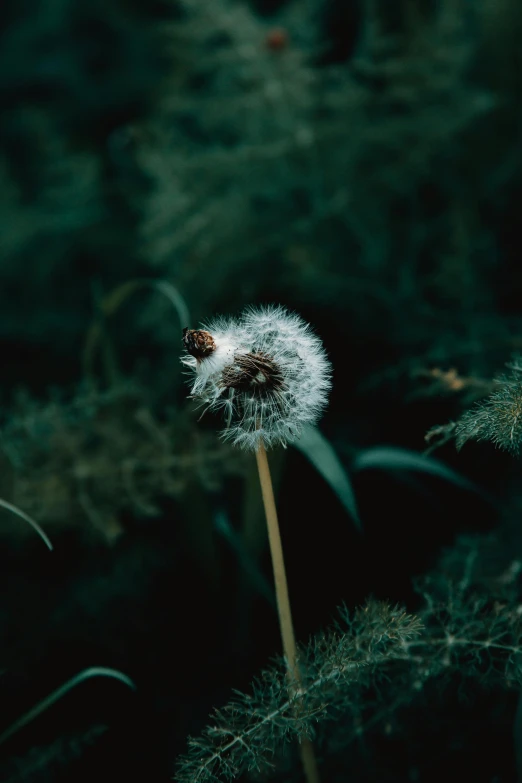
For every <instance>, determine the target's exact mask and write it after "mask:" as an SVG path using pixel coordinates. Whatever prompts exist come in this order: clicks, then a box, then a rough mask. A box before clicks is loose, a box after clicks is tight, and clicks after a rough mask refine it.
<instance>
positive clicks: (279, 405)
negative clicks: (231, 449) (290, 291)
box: [182, 306, 331, 450]
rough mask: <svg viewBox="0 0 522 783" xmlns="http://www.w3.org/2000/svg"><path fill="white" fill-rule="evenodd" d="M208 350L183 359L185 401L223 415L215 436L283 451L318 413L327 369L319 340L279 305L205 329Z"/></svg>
mask: <svg viewBox="0 0 522 783" xmlns="http://www.w3.org/2000/svg"><path fill="white" fill-rule="evenodd" d="M205 329H206V330H207V331H208V332H210V334H211V335H212V338H213V340H214V344H215V349H214V350H213V352H212V353H211V354H210V355H208V356H205V357H203V358H197V357H194V356H189V355H187V356H185V357H183V359H182V361H183V363H184V364H185V365H186V366H188V367H189V368H190V373H191V376H192V389H191V396H192V397H195V398H197V399H199V400H200V401H201V403H202V404H204V405H206V406H207V408H209V409H211V410H220V411H223V413H224V414H225V420H226V429H225V430H224V431H223V433H222V435H223V437H224V438H226V439H227V440H230V441H232V443H234V444H235V445H237V446H240V447H242V448H244V449H253V450H255V449H257V447H258V446H259V444H260V443H261V442H262V443H263V444H264V445H265V446H267V447H271V446H275V445H277V444H282V445H286V444H287V443H288V442H291V441H293V440H295V439H296V438H298V437H299V435H300V432H301V429H302V427H303V425H305V424H314V423H315V422H316V421H317V419H318V418H319V416H320V414H321V413H322V411H323V409H324V407H325V405H326V402H327V397H328V391H329V390H330V387H331V367H330V363H329V361H328V359H327V357H326V353H325V351H324V348H323V346H322V343H321V341H320V340H319V338H318V337H317V336H316V335H315V334H314V333H313V332H312V330H311V328H310V326H309V325H308V324H307V323H306V322H305V321H303V319H302V318H300V317H299V316H298V315H296V314H294V313H290V312H289V311H288V310H286V309H285V308H283V307H280V306H266V307H251V308H248V309H247V310H245V312H244V313H243V314H242V315H241V316H240V317H239V318H238V319H237V320H233V319H223V318H221V319H218V320H216V321H214V322H212V323H209V324H208V325H206V326H205Z"/></svg>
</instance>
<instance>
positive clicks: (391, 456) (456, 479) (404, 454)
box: [352, 446, 494, 503]
mask: <svg viewBox="0 0 522 783" xmlns="http://www.w3.org/2000/svg"><path fill="white" fill-rule="evenodd" d="M367 468H377V469H382V470H388V469H389V470H406V471H414V472H418V473H428V474H430V475H432V476H436V477H437V478H440V479H443V480H444V481H449V482H450V483H452V484H455V485H456V486H458V487H460V488H461V489H465V490H467V491H468V492H473V493H475V494H479V495H482V496H483V497H485V498H486V499H487V500H488V501H490V502H492V503H493V502H494V501H493V499H492V498H491V497H490V496H489V495H488V493H487V492H484V490H483V489H481V488H480V487H479V486H478V485H477V484H475V483H474V482H473V481H470V480H469V479H467V478H465V477H464V476H461V475H460V473H457V472H456V471H455V470H453V469H452V468H450V467H448V466H447V465H445V464H444V463H443V462H440V461H439V460H438V459H434V458H433V457H428V456H427V455H425V454H420V453H419V452H416V451H410V449H403V448H401V447H400V446H374V447H373V448H370V449H364V450H363V451H361V452H359V454H358V455H357V456H356V457H355V459H354V461H353V462H352V470H353V471H354V472H355V471H359V470H365V469H367Z"/></svg>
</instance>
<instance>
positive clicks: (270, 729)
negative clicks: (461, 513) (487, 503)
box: [176, 539, 522, 781]
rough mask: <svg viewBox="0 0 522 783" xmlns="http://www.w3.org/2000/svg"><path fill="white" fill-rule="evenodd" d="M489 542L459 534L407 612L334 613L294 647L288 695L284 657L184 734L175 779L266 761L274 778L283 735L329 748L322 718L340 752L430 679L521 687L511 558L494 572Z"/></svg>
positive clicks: (222, 775) (203, 777)
mask: <svg viewBox="0 0 522 783" xmlns="http://www.w3.org/2000/svg"><path fill="white" fill-rule="evenodd" d="M498 549H499V548H498V547H495V543H494V542H493V541H492V539H485V540H480V539H476V540H474V539H463V540H462V541H461V542H459V544H458V545H457V546H456V547H455V549H454V550H452V551H450V552H448V553H447V555H446V557H445V558H444V560H443V562H442V563H441V564H440V571H436V572H434V573H433V574H430V575H429V576H428V577H426V578H425V579H423V580H421V581H420V582H419V585H418V590H419V593H420V594H421V596H422V599H423V603H422V605H421V607H420V609H418V610H417V612H416V614H415V615H409V614H408V613H407V612H405V611H404V610H403V609H401V608H400V607H398V606H391V605H390V604H388V603H385V602H380V601H375V600H369V601H368V602H367V603H366V604H365V605H363V606H362V607H360V608H359V609H357V610H356V611H355V612H354V613H350V612H349V611H348V610H346V609H343V610H342V612H341V622H339V623H337V624H336V626H335V630H332V631H330V632H327V633H326V634H324V635H319V636H317V637H315V638H314V639H312V641H311V642H310V643H309V644H308V646H307V647H306V648H303V649H302V650H301V669H302V672H303V684H302V687H301V688H300V689H299V692H298V693H297V694H293V695H292V694H291V695H289V691H288V681H287V677H286V669H285V666H284V663H282V662H281V663H279V664H278V665H277V666H274V667H272V668H271V669H268V670H266V671H265V672H263V674H262V675H261V677H260V678H259V679H257V680H256V681H255V682H254V684H253V689H252V691H251V692H250V694H248V695H244V694H238V695H236V697H235V698H234V699H233V700H232V701H231V702H230V703H229V704H228V705H227V706H226V707H225V708H224V709H221V710H218V711H216V713H215V715H214V716H213V718H214V722H213V723H212V725H211V726H209V727H208V728H207V729H206V730H205V733H204V734H203V735H202V737H200V738H198V739H191V740H190V741H189V748H190V750H189V754H188V755H187V756H186V757H184V758H182V759H181V760H180V762H179V764H178V772H177V775H176V780H179V781H217V780H221V779H230V780H233V779H236V778H237V777H239V776H240V774H241V773H242V772H243V771H244V770H245V769H249V770H251V769H256V770H259V769H264V770H266V769H268V768H270V767H273V768H274V769H273V772H272V776H274V775H277V767H278V763H279V764H280V763H281V753H282V751H283V747H284V745H285V743H288V742H289V740H290V739H294V740H295V739H296V738H297V739H298V738H299V737H302V736H312V737H315V739H316V741H317V743H318V747H319V748H322V750H323V753H327V752H328V749H330V752H332V747H333V746H334V745H335V739H334V737H335V734H336V730H335V729H333V736H332V729H331V726H330V722H331V721H333V722H334V723H335V724H336V726H337V731H338V732H339V730H340V731H341V732H342V737H343V739H342V748H343V750H345V749H346V748H347V747H348V746H349V744H350V743H351V742H353V741H354V740H355V739H356V738H363V737H364V736H365V735H366V734H367V733H368V734H371V733H372V732H373V731H374V730H375V728H376V727H378V726H381V727H382V726H383V725H384V724H385V723H386V722H390V721H392V722H393V721H396V720H397V718H398V715H400V713H401V712H402V711H404V710H405V708H406V707H410V708H411V707H412V706H413V705H415V703H416V702H417V701H419V700H420V699H421V698H422V693H423V691H425V690H426V689H427V688H428V686H429V684H430V683H432V682H434V683H435V684H438V686H439V687H440V688H441V689H442V688H443V686H444V682H445V681H446V683H447V682H448V680H449V679H450V678H454V677H455V676H456V675H457V676H458V677H460V678H461V679H462V680H464V681H465V680H471V679H472V680H473V681H476V680H480V683H481V686H482V687H484V686H486V685H487V686H488V687H491V686H493V685H494V686H497V687H498V686H500V687H504V688H508V689H510V688H516V687H517V686H520V684H521V683H522V670H521V669H520V660H521V659H520V654H521V652H522V620H521V616H520V610H519V603H518V602H519V600H520V588H519V585H518V573H519V571H520V562H519V561H513V562H512V563H508V564H505V565H506V568H505V570H504V571H501V572H499V570H498V569H499V568H500V567H501V565H502V564H501V563H499V562H498V555H499V551H498ZM470 687H473V686H470ZM337 741H338V740H337ZM283 767H284V764H283Z"/></svg>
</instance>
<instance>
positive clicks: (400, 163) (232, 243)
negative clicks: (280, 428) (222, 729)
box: [0, 0, 522, 781]
mask: <svg viewBox="0 0 522 783" xmlns="http://www.w3.org/2000/svg"><path fill="white" fill-rule="evenodd" d="M521 40H522V8H521V6H520V3H519V2H517V0H474V2H471V0H395V1H394V2H390V1H389V0H206V1H205V2H202V0H149V1H148V2H145V0H104V2H101V0H90V2H87V0H47V2H46V3H40V2H38V1H37V0H4V2H3V3H2V7H1V9H0V91H1V92H0V94H1V99H0V101H1V112H0V350H1V355H2V383H1V385H0V403H1V408H2V409H1V430H0V465H1V470H0V497H1V498H2V499H4V500H5V501H6V502H8V503H12V504H14V505H15V506H16V507H17V508H19V509H21V510H22V511H24V512H25V513H27V514H30V515H31V517H32V518H34V519H35V520H36V521H37V522H38V523H39V524H40V525H41V526H42V527H43V528H44V529H45V531H46V532H47V534H48V535H49V536H50V538H51V539H52V541H53V544H54V551H53V552H52V553H49V552H47V551H46V550H45V547H44V546H43V544H42V542H41V541H40V540H39V539H38V538H37V537H36V535H35V534H34V532H33V531H31V529H30V527H29V526H26V525H25V523H24V522H23V521H22V520H21V519H20V518H17V517H16V516H14V515H13V514H11V513H9V512H8V511H6V510H5V509H4V510H2V511H1V516H0V538H1V547H0V559H1V568H0V581H1V585H2V600H1V601H0V618H1V621H0V668H1V669H2V670H3V673H2V675H1V680H0V683H1V691H2V699H1V705H0V732H1V731H2V730H3V729H6V728H8V727H9V726H11V725H12V724H13V721H15V720H16V719H17V718H19V717H20V716H21V715H24V714H26V713H27V711H28V710H30V709H31V708H32V707H33V706H34V705H36V704H38V703H39V701H40V700H41V699H42V698H43V697H44V696H45V695H46V694H48V693H50V692H51V691H53V690H54V689H55V688H57V687H59V686H60V685H61V684H63V683H64V682H65V681H67V680H68V679H69V678H70V677H72V676H74V675H75V674H77V673H78V672H80V671H82V670H84V669H86V668H88V667H92V666H105V667H111V668H113V669H115V670H117V671H120V672H122V673H124V674H125V675H127V676H129V677H131V678H132V680H133V681H134V683H135V684H136V686H137V691H136V692H135V693H134V692H131V690H130V689H129V688H128V687H127V686H125V685H124V684H122V683H121V682H119V681H116V680H111V679H110V678H105V679H104V678H93V679H92V681H91V680H89V681H85V682H83V683H82V684H81V685H79V686H78V687H77V688H75V689H74V690H73V691H71V692H70V693H68V694H67V695H66V696H65V697H64V698H63V699H61V700H59V702H57V703H56V704H55V705H54V706H52V707H50V708H49V709H47V710H45V712H44V713H43V714H42V715H41V716H40V717H38V718H35V719H34V720H32V721H30V722H29V723H28V724H27V725H25V726H24V727H23V728H22V729H20V730H19V731H17V732H16V734H14V735H13V736H12V737H11V738H10V739H9V740H8V741H6V742H5V743H3V745H0V767H1V768H2V775H1V777H2V780H5V781H8V780H9V781H18V780H28V781H62V780H63V781H66V780H72V779H74V780H75V781H81V780H87V779H88V780H92V779H98V780H119V779H121V780H123V779H124V778H125V777H127V775H128V774H130V772H131V771H132V772H134V773H136V772H138V774H140V775H141V777H142V779H143V780H146V781H155V780H158V781H159V780H168V779H169V778H170V776H171V775H172V774H173V769H174V763H175V760H176V757H177V756H178V754H180V753H182V752H183V751H184V750H185V748H186V738H187V736H188V735H189V734H198V733H199V732H200V731H201V730H202V729H203V727H204V726H205V725H206V723H207V720H208V714H209V713H210V711H211V710H212V709H213V708H214V707H219V706H222V705H224V704H225V703H226V702H227V701H228V699H229V698H230V695H231V692H232V689H233V688H240V689H248V687H249V683H250V681H251V680H252V678H253V677H254V675H255V674H256V673H258V672H259V671H260V670H261V668H262V667H263V666H265V665H266V664H267V662H268V661H269V660H270V658H271V657H272V656H274V655H275V654H277V653H278V652H279V646H280V641H279V631H278V625H277V617H276V614H275V612H274V609H273V606H272V604H271V593H270V585H271V582H270V580H271V572H270V562H269V559H268V555H267V551H266V541H265V535H264V528H263V524H264V523H263V517H262V509H261V505H260V495H259V489H258V487H257V484H256V477H255V472H254V467H255V465H254V460H253V457H252V456H251V455H245V454H241V453H237V452H235V451H234V450H232V449H231V448H230V447H228V446H225V445H224V444H223V443H222V442H221V441H220V440H219V438H218V435H217V433H218V430H219V427H220V423H219V421H218V420H216V419H214V418H212V416H210V415H207V416H205V417H203V419H202V420H201V421H198V417H199V414H198V413H197V411H196V410H195V408H194V406H193V405H192V404H191V403H190V401H189V400H187V399H186V394H187V389H186V385H185V382H184V379H183V375H182V372H181V367H180V363H179V359H180V355H181V347H182V346H181V328H182V327H183V326H192V327H196V326H197V325H198V324H199V323H200V322H201V321H204V320H205V319H206V318H210V317H212V316H214V315H216V314H220V313H225V314H234V313H236V312H238V311H239V310H241V309H242V308H243V307H244V306H245V305H247V304H261V303H268V302H275V303H280V304H283V305H285V306H287V307H289V308H291V309H293V310H295V311H297V312H299V313H300V314H301V315H302V316H303V317H304V318H305V319H306V320H308V321H310V323H312V324H313V327H314V329H315V330H316V332H317V333H318V334H319V335H320V336H321V338H322V339H323V341H324V344H325V347H326V350H327V352H328V354H329V356H330V358H331V361H332V363H333V366H334V388H333V392H332V395H331V404H330V406H329V408H328V411H327V412H326V414H325V416H324V418H323V419H322V421H321V423H320V429H321V432H322V434H323V435H324V436H325V437H326V438H327V439H328V441H329V442H330V444H331V445H332V446H333V448H334V450H335V453H336V455H337V457H338V459H339V461H340V463H341V464H342V466H343V468H344V470H345V471H346V475H347V476H348V477H349V478H350V481H351V483H352V486H353V490H354V493H355V495H356V497H357V503H358V508H359V516H360V520H361V526H360V529H358V527H357V525H356V524H355V520H354V519H353V518H352V517H351V516H350V514H349V513H348V512H347V510H346V508H345V506H344V505H343V503H342V502H341V500H340V499H339V497H338V496H337V495H336V493H335V492H333V491H332V489H331V487H330V486H329V485H328V482H327V481H325V479H324V477H323V476H322V475H321V472H320V471H318V470H316V469H315V468H314V467H313V466H312V464H310V462H309V460H307V459H306V456H305V455H303V453H302V452H300V451H298V450H296V449H289V450H288V451H285V452H281V453H279V452H274V453H273V454H272V455H271V461H272V465H273V470H274V476H275V480H276V483H277V487H278V502H279V508H280V515H281V525H282V530H283V539H284V546H285V551H286V552H287V559H288V572H289V580H290V586H291V594H292V601H293V606H294V613H295V625H296V631H297V634H298V636H299V638H300V639H302V640H306V639H307V638H308V637H309V636H310V635H311V634H314V633H317V632H318V631H319V630H320V629H324V628H326V627H328V626H329V625H330V623H331V622H332V619H333V618H334V617H335V613H336V607H338V606H339V605H340V604H342V603H343V602H344V603H346V604H347V605H348V606H355V605H357V604H358V603H361V602H362V601H363V600H364V599H365V598H366V597H367V596H368V595H370V594H371V595H374V596H377V597H378V598H383V599H389V600H391V601H392V602H396V601H398V602H401V603H405V604H406V605H407V606H408V608H409V609H411V610H412V611H414V610H415V607H416V602H418V601H419V597H418V596H417V595H416V593H415V591H414V582H415V579H416V578H417V577H418V576H419V575H422V574H424V573H425V572H427V571H428V570H429V569H437V568H439V574H441V578H445V576H444V573H442V572H440V566H437V564H438V563H439V558H440V557H441V553H442V552H443V551H444V550H445V548H447V547H451V546H453V545H454V543H455V541H456V540H457V539H458V537H459V536H462V535H463V534H467V535H475V536H477V535H483V534H485V533H487V532H488V531H489V533H490V534H492V535H493V536H495V535H496V531H498V530H499V526H500V525H501V524H507V525H511V527H512V528H513V527H516V518H517V511H516V509H517V508H519V500H520V497H519V494H517V484H519V483H520V464H519V463H517V462H516V460H514V459H513V458H512V457H511V456H508V455H505V454H502V453H500V452H498V451H495V450H494V449H493V447H491V446H489V445H487V444H485V445H480V446H475V445H469V446H466V448H465V449H464V450H463V451H462V452H460V453H457V451H456V449H455V446H454V444H453V443H452V442H451V440H450V439H448V442H446V443H442V445H441V446H440V448H439V449H438V451H437V452H436V454H434V456H437V457H438V458H439V459H440V460H441V461H442V462H444V464H445V465H447V466H449V467H451V468H452V469H454V470H455V471H458V473H459V474H460V475H462V476H463V477H466V478H468V479H470V480H472V481H473V482H475V484H476V485H477V486H479V487H481V488H482V489H484V490H487V491H489V492H491V493H495V495H496V496H497V497H498V498H500V499H501V503H502V505H501V512H500V513H499V512H498V509H497V510H496V511H493V509H492V507H491V504H488V503H487V502H486V501H485V500H484V498H483V497H482V495H480V494H479V493H474V492H471V491H468V490H467V489H465V488H464V489H463V488H462V487H461V486H459V485H458V483H456V482H452V481H445V480H444V478H441V475H440V474H439V475H437V474H436V472H435V474H434V473H433V472H431V473H429V472H424V473H422V471H420V472H419V471H417V473H416V474H415V476H414V477H412V475H411V473H409V472H408V471H404V470H402V471H401V470H398V469H397V468H398V463H397V459H398V457H397V455H398V454H400V453H402V452H398V451H384V452H383V451H382V450H381V452H377V451H375V448H376V447H382V446H387V447H393V448H394V449H399V448H400V449H408V450H410V452H411V453H412V454H420V453H421V452H423V451H424V450H425V449H426V448H427V444H426V442H425V439H424V437H425V433H426V432H427V431H428V430H429V429H430V428H432V427H434V426H436V425H443V424H445V423H446V422H448V421H451V420H453V419H456V418H457V417H458V416H459V415H460V413H461V412H462V410H464V409H465V408H466V407H467V406H469V405H470V404H471V403H472V402H473V401H474V400H475V399H477V398H478V397H480V396H481V394H483V393H485V392H484V389H487V383H488V382H489V381H490V379H491V378H492V377H493V376H494V375H495V373H497V372H499V371H501V370H502V368H503V366H504V364H505V362H506V361H509V360H510V358H511V357H512V356H513V355H514V354H515V353H516V352H517V350H519V349H520V346H521V341H522V329H521V314H522V312H521V308H520V300H521V295H522V271H521V266H520V250H521V225H522V219H521V217H522V216H521V210H520V198H521V196H522V134H521V120H522V115H521V107H522V100H521V98H522V91H521V86H522V69H521V67H522V50H521V43H520V42H521ZM187 318H188V319H189V322H188V323H185V322H184V320H186V319H187ZM481 384H482V386H481ZM372 450H373V451H372ZM364 454H366V455H370V456H369V457H368V458H367V459H366V461H365V460H364V459H362V458H361V455H364ZM357 460H359V462H357ZM399 462H400V460H399ZM354 464H358V465H363V464H364V465H365V467H364V469H362V468H360V469H358V470H355V469H354ZM399 467H400V465H399ZM518 493H520V490H518ZM517 503H518V505H517ZM506 519H507V520H508V521H507V522H506ZM510 541H511V542H512V543H511V546H512V547H515V548H516V547H517V546H518V544H519V543H520V557H522V542H518V539H517V536H516V535H513V536H512V538H511V539H510ZM513 542H514V543H513ZM516 554H517V553H516V552H514V550H513V549H512V551H511V555H512V556H513V557H516ZM448 578H449V577H448ZM515 696H516V694H515V695H514V694H513V693H504V692H503V691H500V692H495V693H493V694H492V693H491V692H482V691H480V689H479V685H478V684H477V683H475V685H473V686H472V688H471V695H470V694H469V693H467V695H466V697H465V699H466V700H463V698H461V696H460V686H459V684H458V683H452V685H451V687H450V691H449V695H446V696H444V697H440V698H439V697H438V696H436V695H435V694H434V695H432V697H431V701H430V700H428V705H427V707H425V708H424V709H423V710H420V709H419V708H417V711H416V712H414V713H413V715H414V719H413V720H410V723H408V714H407V712H406V713H405V717H404V720H403V723H401V724H400V726H399V725H398V724H397V725H396V724H394V723H393V722H391V723H387V724H386V731H384V730H383V729H382V727H381V728H380V729H379V728H378V727H377V728H376V729H375V734H374V735H371V736H370V737H369V739H368V744H367V746H364V743H362V742H358V743H356V744H355V745H350V746H349V747H348V748H347V749H346V752H345V754H344V756H342V759H344V760H343V761H342V762H341V761H339V762H338V767H337V769H338V772H334V771H333V769H331V770H330V771H329V773H328V774H329V776H330V777H329V780H334V779H339V780H341V779H342V780H345V779H348V775H349V776H350V779H351V780H353V781H366V780H368V781H370V780H377V779H379V780H382V781H384V780H411V781H416V780H422V781H424V780H439V779H440V777H441V775H444V776H446V777H448V775H451V773H455V772H456V770H461V769H462V770H463V771H464V772H463V774H465V776H467V778H468V779H473V780H475V781H493V780H495V781H507V780H515V779H516V778H515V766H516V764H515V758H516V753H515V748H514V743H513V739H512V732H513V722H514V716H515V709H516V697H515ZM515 744H516V743H515ZM336 758H337V757H336ZM336 763H337V762H336ZM287 779H288V778H287ZM292 779H295V780H299V772H298V771H296V772H295V778H292Z"/></svg>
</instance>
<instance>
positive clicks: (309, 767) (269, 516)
mask: <svg viewBox="0 0 522 783" xmlns="http://www.w3.org/2000/svg"><path fill="white" fill-rule="evenodd" d="M256 460H257V469H258V471H259V481H260V484H261V493H262V495H263V504H264V507H265V515H266V524H267V527H268V540H269V543H270V553H271V556H272V567H273V570H274V582H275V590H276V600H277V611H278V614H279V626H280V629H281V637H282V640H283V652H284V655H285V658H286V664H287V667H288V677H289V680H290V689H291V690H294V689H296V688H297V689H299V686H300V685H301V675H300V672H299V666H298V660H297V646H296V643H295V635H294V628H293V623H292V612H291V609H290V598H289V596H288V584H287V580H286V570H285V561H284V557H283V547H282V545H281V534H280V532H279V522H278V519H277V510H276V505H275V499H274V490H273V487H272V479H271V476H270V468H269V466H268V459H267V455H266V449H265V446H264V444H263V442H262V441H260V443H259V446H258V448H257V449H256ZM300 751H301V761H302V763H303V768H304V772H305V777H306V780H307V783H319V773H318V770H317V762H316V759H315V753H314V748H313V745H312V743H311V741H310V740H309V739H308V738H307V737H303V738H302V739H301V741H300Z"/></svg>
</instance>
